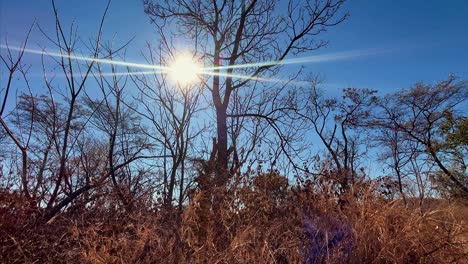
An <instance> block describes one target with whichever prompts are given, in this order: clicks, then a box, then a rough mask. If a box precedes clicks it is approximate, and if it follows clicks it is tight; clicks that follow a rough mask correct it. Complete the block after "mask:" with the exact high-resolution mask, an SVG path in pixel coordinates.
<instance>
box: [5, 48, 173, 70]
mask: <svg viewBox="0 0 468 264" xmlns="http://www.w3.org/2000/svg"><path fill="white" fill-rule="evenodd" d="M0 48H3V49H10V50H15V51H22V50H23V48H20V47H13V46H6V45H0ZM24 52H26V53H31V54H38V55H47V56H51V57H58V58H70V59H73V60H80V61H88V62H97V63H103V64H112V65H118V66H126V67H134V68H142V69H154V70H163V71H165V70H168V69H169V68H168V67H167V66H162V65H149V64H141V63H132V62H125V61H116V60H110V59H98V58H92V57H85V56H76V55H67V54H61V53H58V52H47V51H45V50H35V49H24Z"/></svg>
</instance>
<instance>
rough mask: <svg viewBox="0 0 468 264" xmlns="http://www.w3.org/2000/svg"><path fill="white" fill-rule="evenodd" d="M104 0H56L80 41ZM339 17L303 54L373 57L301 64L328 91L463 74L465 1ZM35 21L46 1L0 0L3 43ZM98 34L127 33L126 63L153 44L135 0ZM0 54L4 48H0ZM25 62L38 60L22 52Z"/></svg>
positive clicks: (47, 11)
mask: <svg viewBox="0 0 468 264" xmlns="http://www.w3.org/2000/svg"><path fill="white" fill-rule="evenodd" d="M105 4H106V1H104V0H80V1H64V0H57V5H58V8H59V13H60V16H61V17H62V19H63V22H64V24H65V25H67V24H69V23H70V22H72V21H75V22H76V23H77V24H78V25H79V32H80V34H81V35H82V36H83V37H84V38H85V39H86V38H87V37H90V36H93V35H94V33H96V29H97V25H98V23H99V19H100V15H101V14H102V12H103V10H104V7H105ZM345 7H346V8H347V10H349V12H350V15H351V16H350V17H349V19H348V20H347V21H345V22H344V23H342V24H340V25H339V26H337V27H334V28H332V29H331V30H330V31H329V32H327V33H325V34H324V35H322V37H323V38H324V39H327V40H329V41H330V43H329V45H328V46H327V47H325V48H323V49H321V50H319V51H315V52H313V53H311V54H306V55H320V54H329V53H335V52H347V51H352V52H354V51H360V50H364V51H365V50H374V49H376V50H379V51H380V52H378V53H377V54H373V55H366V56H357V57H354V58H348V59H344V60H335V61H328V62H320V63H310V64H307V65H306V66H307V71H310V72H313V73H318V74H321V75H323V76H324V77H325V79H326V81H327V84H328V86H329V87H330V89H337V90H339V89H341V88H344V87H348V86H353V87H366V88H374V89H377V90H379V91H381V92H383V93H386V92H390V91H392V90H395V89H400V88H404V87H408V86H410V85H412V84H414V83H415V82H418V81H424V82H429V83H431V82H434V81H437V80H441V79H444V78H445V77H447V75H448V74H450V73H454V74H456V75H458V76H460V77H462V78H464V79H467V78H468V33H467V27H468V15H467V14H468V1H463V0H453V1H434V0H432V1H422V0H413V1H403V0H398V1H390V0H385V1H384V0H381V1H370V0H369V1H364V0H355V1H349V2H348V3H347V4H346V6H345ZM34 20H36V22H37V23H38V24H39V25H41V27H42V28H43V29H45V30H46V31H49V30H53V29H54V20H53V16H52V9H51V4H50V1H46V0H18V1H7V0H0V37H1V40H2V43H3V41H4V39H5V37H8V39H9V42H10V43H11V44H15V43H19V41H21V40H22V38H23V36H24V34H25V32H26V31H27V29H28V27H29V25H30V24H31V23H32V22H33V21H34ZM104 32H105V36H104V37H105V39H111V38H112V37H113V36H114V35H115V41H116V43H124V42H125V41H126V40H128V39H130V38H132V37H135V41H134V42H133V43H132V45H131V46H130V47H129V49H128V52H127V60H129V61H135V62H142V58H141V57H140V56H139V53H140V51H141V50H142V49H143V47H144V44H145V42H146V41H150V42H151V41H157V38H156V35H155V34H154V33H153V28H152V25H151V24H150V23H149V19H148V18H147V16H146V15H145V14H144V13H143V6H142V3H141V1H139V0H133V1H130V0H113V1H112V4H111V7H110V10H109V14H108V17H107V20H106V23H105V30H104ZM47 45H49V44H47V41H46V40H45V39H44V37H43V36H42V34H41V33H40V32H39V30H37V28H36V29H35V30H34V31H33V34H32V36H31V41H30V45H29V46H30V47H31V48H38V47H39V46H40V47H46V46H47ZM1 52H4V50H2V51H1ZM27 62H29V63H32V64H34V63H37V62H39V56H37V55H28V56H27Z"/></svg>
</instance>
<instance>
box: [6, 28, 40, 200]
mask: <svg viewBox="0 0 468 264" xmlns="http://www.w3.org/2000/svg"><path fill="white" fill-rule="evenodd" d="M33 26H34V24H33V25H31V27H30V28H29V31H28V33H27V35H26V38H25V40H24V42H23V44H22V45H21V48H20V50H19V51H18V54H16V57H15V56H14V55H13V53H12V50H11V49H10V48H9V47H8V43H5V44H6V45H5V46H6V47H7V51H6V54H5V55H4V54H2V53H0V59H1V60H2V62H3V63H2V65H3V66H4V67H5V68H6V69H7V72H8V74H7V75H8V77H7V79H6V80H7V81H6V84H5V86H4V87H1V92H2V93H3V99H2V101H1V102H2V103H1V108H0V124H1V125H2V128H3V130H4V131H5V132H6V134H7V135H8V137H9V138H10V139H11V140H12V141H13V142H14V144H15V145H16V146H17V147H18V149H19V150H20V151H21V184H22V191H23V194H24V195H25V196H26V197H27V198H30V193H29V187H28V145H29V140H30V138H31V131H32V123H30V126H29V129H28V131H29V133H28V136H27V138H26V140H25V141H22V140H21V139H20V138H19V137H18V135H16V134H15V133H14V132H13V131H12V129H11V128H10V126H9V125H8V124H7V122H6V120H5V119H4V114H5V110H6V106H7V102H8V101H9V97H10V93H11V90H12V89H13V87H12V86H13V80H14V78H15V75H16V74H21V78H23V79H24V81H25V83H26V85H27V87H28V88H29V91H31V89H30V86H29V81H28V79H27V76H26V73H27V68H26V67H25V65H23V64H22V63H23V62H22V60H23V56H24V52H25V49H26V46H27V44H28V39H29V35H30V34H31V30H32V29H33Z"/></svg>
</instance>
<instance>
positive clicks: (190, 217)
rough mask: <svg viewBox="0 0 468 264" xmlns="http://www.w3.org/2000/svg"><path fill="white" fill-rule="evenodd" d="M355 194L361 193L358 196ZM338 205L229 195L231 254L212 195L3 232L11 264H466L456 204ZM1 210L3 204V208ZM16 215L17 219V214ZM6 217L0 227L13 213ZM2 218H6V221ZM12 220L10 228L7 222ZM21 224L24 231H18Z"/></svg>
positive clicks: (277, 185)
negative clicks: (221, 242)
mask: <svg viewBox="0 0 468 264" xmlns="http://www.w3.org/2000/svg"><path fill="white" fill-rule="evenodd" d="M359 188H360V189H359ZM358 189H359V195H357V194H356V193H358V192H350V193H349V194H348V196H347V197H345V200H346V201H347V202H346V203H345V204H344V205H343V204H341V205H339V203H338V202H337V199H335V198H333V197H331V196H329V195H325V194H323V193H320V192H316V191H314V189H311V188H308V187H304V186H303V187H299V186H296V187H294V188H291V187H290V186H288V182H287V181H286V180H285V179H284V178H282V177H281V176H279V175H262V176H259V177H258V178H256V179H255V180H253V181H252V184H251V185H248V186H243V187H238V188H232V190H230V191H228V192H227V197H226V202H225V204H224V208H223V213H222V217H223V219H222V220H223V223H224V227H225V228H226V232H227V234H228V237H229V246H228V247H227V248H225V249H223V250H220V249H218V248H217V247H216V245H215V237H214V234H215V232H214V230H213V228H214V225H213V222H214V219H213V217H214V216H213V215H214V214H213V212H212V210H211V208H210V207H209V206H206V205H207V204H208V203H207V199H209V198H210V196H209V195H207V194H203V193H198V194H196V195H195V196H194V198H193V200H192V203H191V204H190V205H189V206H187V207H186V208H185V209H184V212H183V213H182V214H179V212H178V211H177V210H175V209H174V208H161V209H160V210H158V211H155V210H153V211H151V210H139V211H137V210H135V211H132V212H125V211H119V210H110V209H103V208H100V209H83V210H82V211H80V212H74V213H71V212H67V213H64V214H62V215H61V216H59V217H57V218H56V219H54V220H53V221H50V222H49V223H41V224H38V223H35V224H24V225H22V224H21V225H20V224H19V223H20V222H14V223H16V226H15V228H11V223H10V222H8V223H9V224H8V225H6V224H5V223H1V225H0V227H1V229H0V235H1V240H0V243H1V244H0V246H1V247H0V249H1V252H0V260H1V262H7V263H62V262H63V263H467V262H466V257H467V254H468V247H467V245H468V241H467V231H468V230H467V227H466V226H467V225H466V218H465V217H464V216H466V214H467V212H468V208H467V206H466V205H463V204H460V203H456V204H454V203H448V202H446V201H442V202H441V201H438V202H432V204H433V205H431V206H423V207H419V206H415V205H414V206H408V207H406V206H405V205H404V204H403V203H401V202H398V201H392V202H388V201H385V200H384V199H382V198H380V197H379V196H378V195H376V194H375V193H374V192H372V189H370V188H368V187H365V188H364V187H358V186H356V187H355V190H358ZM3 201H6V200H3ZM13 211H14V210H13ZM13 211H12V210H7V211H5V210H3V211H2V212H5V213H6V215H3V216H2V218H1V219H2V221H6V220H5V219H10V220H11V216H20V215H16V214H17V212H13ZM8 215H9V216H10V217H8ZM10 220H8V221H10ZM24 222H26V223H27V221H24Z"/></svg>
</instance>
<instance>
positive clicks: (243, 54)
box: [143, 0, 347, 239]
mask: <svg viewBox="0 0 468 264" xmlns="http://www.w3.org/2000/svg"><path fill="white" fill-rule="evenodd" d="M143 3H144V6H145V12H146V13H147V14H148V15H149V16H150V18H151V19H152V21H153V22H154V24H155V25H156V26H157V27H164V25H165V24H166V23H167V22H174V23H175V25H176V28H177V32H175V34H178V33H180V34H185V35H186V36H188V38H189V39H191V40H193V42H194V43H195V45H196V48H197V49H196V50H197V51H198V52H202V53H203V54H204V57H205V58H206V59H207V61H206V65H212V67H209V68H208V69H210V68H211V73H212V74H213V75H212V77H211V79H210V81H211V83H210V85H208V89H210V91H211V99H212V102H213V105H214V108H215V113H216V126H217V130H216V148H215V150H216V164H215V166H216V169H215V172H216V179H215V182H214V186H215V187H216V189H220V191H216V192H215V193H214V195H215V198H214V205H213V206H214V207H213V208H214V211H215V214H217V216H216V219H221V217H220V215H219V214H220V213H221V211H220V207H221V204H222V202H223V197H224V194H223V192H222V191H221V190H222V189H223V188H224V187H225V186H226V184H227V182H228V180H229V179H230V175H229V171H228V164H229V158H230V157H229V156H230V155H229V154H230V152H229V149H230V146H229V137H228V121H227V120H228V116H229V115H228V112H227V111H228V108H229V106H230V104H232V99H231V98H232V95H233V93H234V92H235V91H236V90H238V89H245V88H246V87H248V86H250V85H253V86H255V83H258V80H259V79H258V78H259V77H262V78H266V77H268V76H271V74H275V73H277V72H276V71H275V69H278V67H279V64H280V62H281V61H282V60H283V59H285V58H286V57H287V56H288V55H290V54H299V53H301V52H305V51H311V50H316V49H319V48H320V47H323V46H324V45H325V44H326V42H325V41H323V40H317V39H316V38H315V37H316V36H317V35H319V34H320V33H322V32H323V31H325V30H327V29H328V28H330V27H332V26H335V25H337V24H339V23H340V22H342V21H343V20H344V19H345V18H346V17H347V14H344V15H342V14H340V9H341V7H342V5H343V3H344V1H340V0H337V1H333V0H329V1H312V2H310V1H288V3H279V2H276V1H258V0H253V1H232V0H230V1H228V0H223V1H211V2H206V1H201V0H197V1H184V0H178V1H152V0H144V1H143ZM283 10H284V11H283ZM282 11H283V12H282ZM259 62H260V64H258V63H259ZM261 62H267V63H261ZM243 64H245V65H249V66H246V67H236V66H238V65H243ZM223 69H225V72H223V71H222V70H223ZM239 75H243V76H246V77H247V78H236V76H239ZM265 89H267V87H265ZM217 225H218V229H223V227H222V223H221V222H218V223H217ZM221 239H222V238H221Z"/></svg>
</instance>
